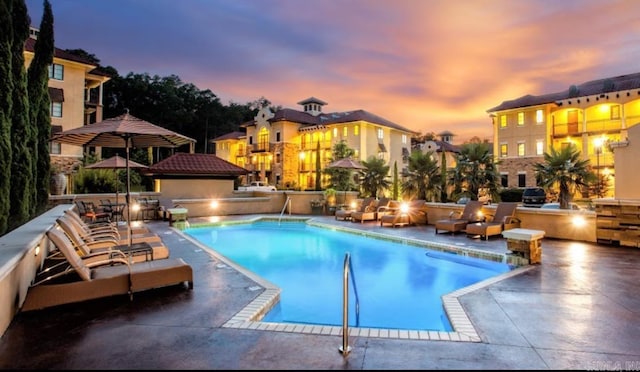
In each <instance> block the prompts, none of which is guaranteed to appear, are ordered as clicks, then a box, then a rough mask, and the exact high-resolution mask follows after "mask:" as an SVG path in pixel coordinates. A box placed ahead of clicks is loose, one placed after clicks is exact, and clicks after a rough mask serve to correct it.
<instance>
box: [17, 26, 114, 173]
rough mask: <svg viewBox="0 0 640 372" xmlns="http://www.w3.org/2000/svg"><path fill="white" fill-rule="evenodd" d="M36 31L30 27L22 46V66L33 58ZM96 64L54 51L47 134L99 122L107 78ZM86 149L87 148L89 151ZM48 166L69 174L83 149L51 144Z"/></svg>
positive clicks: (80, 159)
mask: <svg viewBox="0 0 640 372" xmlns="http://www.w3.org/2000/svg"><path fill="white" fill-rule="evenodd" d="M37 35H38V30H37V29H35V28H31V33H30V37H29V39H27V41H26V42H25V46H24V59H25V66H26V67H27V68H28V67H29V65H30V64H31V61H32V60H33V57H34V46H35V43H36V39H37ZM98 67H99V66H98V64H96V63H93V62H91V61H89V60H87V59H86V58H83V57H80V56H76V55H73V54H71V53H67V52H66V51H64V50H62V49H59V48H55V49H54V54H53V64H52V65H50V66H49V97H50V98H51V110H50V112H51V133H52V134H54V133H57V132H62V131H66V130H69V129H73V128H77V127H81V126H83V125H87V124H92V123H95V122H98V121H101V120H102V114H103V110H102V108H103V105H102V98H103V96H102V95H103V86H104V83H106V82H107V81H109V80H110V79H111V77H110V76H108V75H107V74H105V73H104V72H102V71H100V69H99V68H98ZM89 150H90V149H89ZM49 152H50V156H51V166H52V167H55V168H57V169H59V170H61V171H62V172H64V173H66V174H70V173H71V172H72V171H73V170H74V169H76V168H77V167H78V166H79V165H80V164H82V158H83V148H82V147H81V146H73V145H64V144H60V143H56V142H51V143H50V146H49Z"/></svg>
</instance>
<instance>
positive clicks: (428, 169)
mask: <svg viewBox="0 0 640 372" xmlns="http://www.w3.org/2000/svg"><path fill="white" fill-rule="evenodd" d="M403 176H404V179H405V180H404V182H403V183H402V191H403V194H404V196H406V197H409V198H415V199H424V200H427V201H435V200H437V198H439V197H440V187H441V185H440V177H441V174H440V169H439V167H438V163H437V162H436V161H435V160H434V159H433V151H429V152H427V153H424V152H422V151H420V150H413V151H412V152H411V155H410V156H409V166H408V171H407V173H405V174H403Z"/></svg>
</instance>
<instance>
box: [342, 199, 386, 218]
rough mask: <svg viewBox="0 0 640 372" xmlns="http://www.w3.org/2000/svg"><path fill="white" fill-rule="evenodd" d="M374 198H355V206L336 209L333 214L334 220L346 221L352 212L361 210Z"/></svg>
mask: <svg viewBox="0 0 640 372" xmlns="http://www.w3.org/2000/svg"><path fill="white" fill-rule="evenodd" d="M375 200H376V199H375V198H365V199H356V201H355V207H351V208H349V209H338V210H336V214H335V215H334V217H335V219H336V220H343V221H348V220H351V215H352V214H353V212H358V211H363V210H364V208H366V207H367V206H369V205H371V202H373V201H375Z"/></svg>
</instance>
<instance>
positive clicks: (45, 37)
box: [27, 0, 54, 217]
mask: <svg viewBox="0 0 640 372" xmlns="http://www.w3.org/2000/svg"><path fill="white" fill-rule="evenodd" d="M53 40H54V37H53V12H52V11H51V4H50V3H49V0H44V12H43V14H42V20H41V21H40V34H39V35H38V40H36V44H35V47H34V52H35V54H34V57H33V61H31V64H30V65H29V69H28V71H27V84H28V85H27V89H28V91H29V104H30V115H31V122H32V123H33V124H32V127H33V128H34V132H35V136H34V140H35V141H34V142H35V143H34V144H33V147H30V148H34V149H36V150H35V152H34V154H35V161H34V162H33V165H34V168H35V169H34V173H33V174H34V175H35V181H34V182H35V200H34V203H33V205H32V213H31V215H32V217H35V216H36V215H38V214H40V213H42V212H44V211H45V210H46V208H47V203H48V202H49V177H50V175H49V172H50V170H51V161H50V158H49V138H50V137H51V115H50V113H49V112H50V105H51V99H50V97H49V65H51V64H52V63H53V52H54V41H53Z"/></svg>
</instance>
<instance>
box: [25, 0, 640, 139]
mask: <svg viewBox="0 0 640 372" xmlns="http://www.w3.org/2000/svg"><path fill="white" fill-rule="evenodd" d="M50 2H51V6H52V9H53V15H54V32H55V44H56V47H58V48H61V49H84V50H86V51H87V52H89V53H92V54H94V55H95V56H96V57H97V58H99V59H100V61H101V64H102V65H104V66H112V67H114V68H115V69H116V70H118V72H119V74H120V75H123V76H124V75H126V74H128V73H129V72H134V73H149V74H150V75H159V76H163V77H164V76H169V75H177V76H179V77H180V78H181V79H182V81H183V82H185V83H192V84H194V85H195V86H197V87H198V88H199V89H203V90H204V89H210V90H211V91H212V92H213V93H215V94H216V95H217V96H218V97H219V98H220V100H221V102H222V103H223V104H228V103H229V102H236V103H240V104H244V103H247V102H250V101H254V100H256V99H258V98H260V97H265V98H267V99H268V100H270V101H271V102H272V103H273V104H274V105H280V106H283V107H286V108H293V109H301V107H300V106H298V105H297V102H299V101H301V100H303V99H305V98H308V97H311V96H313V97H317V98H320V99H322V100H323V101H325V102H327V103H328V105H327V106H325V107H324V110H323V111H324V112H335V111H349V110H356V109H363V110H366V111H369V112H371V113H373V114H376V115H378V116H381V117H384V118H385V119H388V120H391V121H393V122H395V123H397V124H400V125H402V126H405V127H407V128H409V129H411V130H414V131H419V132H422V133H427V132H435V133H439V132H441V131H443V130H449V131H451V132H453V133H454V134H455V135H456V137H454V143H456V144H459V143H462V142H463V141H465V140H468V139H469V138H471V137H473V136H478V137H480V138H481V139H489V140H491V139H492V138H491V121H490V119H489V115H488V114H487V112H486V111H487V110H488V109H490V108H492V107H494V106H497V105H499V104H500V103H502V102H503V101H505V100H511V99H514V98H518V97H520V96H523V95H526V94H532V95H539V94H546V93H553V92H558V91H562V90H565V89H568V88H569V86H570V85H572V84H576V85H577V84H580V83H583V82H586V81H590V80H595V79H602V78H607V77H614V76H619V75H626V74H630V73H635V72H639V70H640V65H639V63H638V61H640V19H639V18H638V17H639V15H640V1H638V0H607V1H605V0H465V1H462V0H108V1H107V0H81V1H80V0H50ZM26 3H27V6H28V10H29V15H30V17H31V23H32V25H33V26H35V27H38V26H39V25H40V21H41V18H42V8H43V0H27V1H26Z"/></svg>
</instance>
